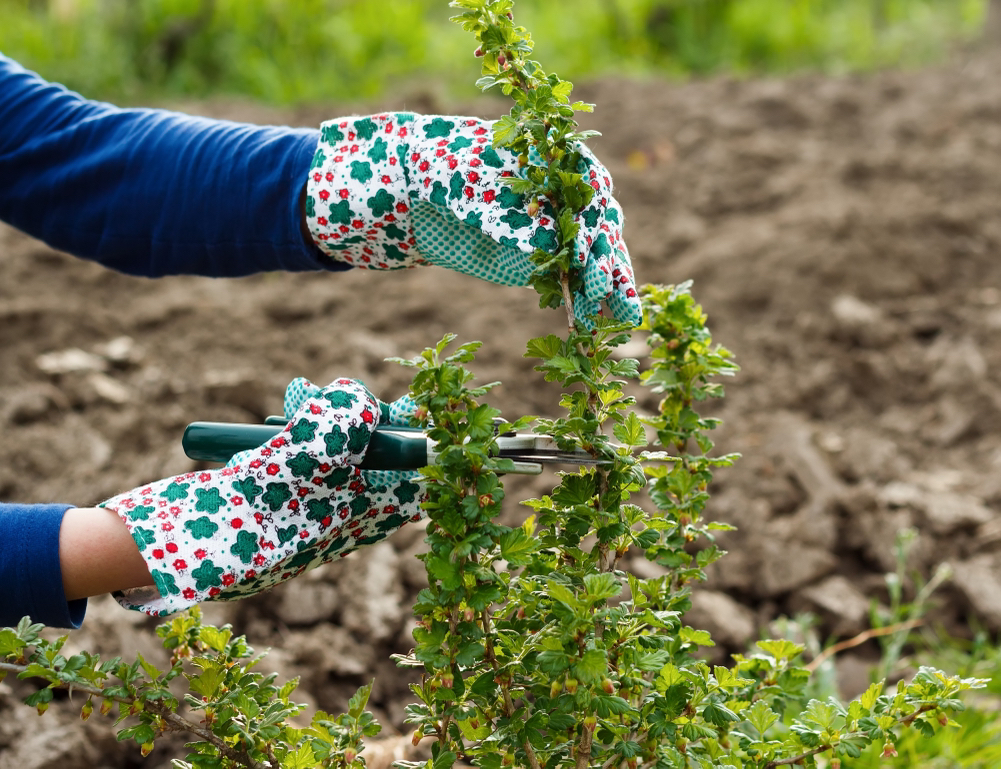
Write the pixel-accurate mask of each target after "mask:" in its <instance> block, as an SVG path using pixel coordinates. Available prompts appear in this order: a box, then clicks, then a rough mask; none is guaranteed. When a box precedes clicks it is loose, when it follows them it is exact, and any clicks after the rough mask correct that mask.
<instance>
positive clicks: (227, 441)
mask: <svg viewBox="0 0 1001 769" xmlns="http://www.w3.org/2000/svg"><path fill="white" fill-rule="evenodd" d="M284 429H285V425H283V424H263V425H256V424H240V423H237V422H192V423H191V424H190V425H188V426H187V427H186V428H185V430H184V436H183V437H182V438H181V445H182V446H183V447H184V453H185V454H187V455H188V457H190V458H191V459H197V460H200V461H203V462H228V461H229V460H230V458H231V457H232V456H233V455H234V454H237V453H239V452H241V451H246V450H247V449H255V448H257V447H258V446H263V445H264V444H266V443H267V442H268V441H270V440H271V439H272V438H274V437H275V436H276V435H278V434H279V433H281V432H282V431H283V430H284ZM427 464H428V439H427V436H426V435H425V434H424V432H423V431H422V430H418V429H413V428H406V427H378V428H376V431H375V432H374V433H373V434H372V438H371V440H369V443H368V449H367V450H366V452H365V458H364V459H363V460H362V462H361V464H360V465H359V467H361V468H362V469H365V470H418V469H420V468H422V467H426V466H427Z"/></svg>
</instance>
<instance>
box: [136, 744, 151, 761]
mask: <svg viewBox="0 0 1001 769" xmlns="http://www.w3.org/2000/svg"><path fill="white" fill-rule="evenodd" d="M139 752H140V753H141V754H142V757H143V758H146V756H148V755H149V754H150V753H152V752H153V743H152V742H144V743H143V744H142V745H141V746H140V747H139Z"/></svg>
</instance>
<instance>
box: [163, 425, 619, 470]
mask: <svg viewBox="0 0 1001 769" xmlns="http://www.w3.org/2000/svg"><path fill="white" fill-rule="evenodd" d="M286 424H287V420H285V419H284V418H283V417H268V418H267V419H266V420H265V422H264V424H242V423H236V422H192V423H191V424H189V425H188V426H187V428H186V429H185V430H184V437H183V438H182V439H181V445H182V446H183V447H184V453H185V454H187V455H188V457H189V458H191V459H196V460H200V461H205V462H228V461H229V459H230V458H231V457H232V456H233V455H234V454H237V453H239V452H241V451H246V450H247V449H255V448H257V447H258V446H263V445H264V444H265V443H267V442H269V441H271V440H272V439H274V438H275V437H276V436H277V435H278V434H279V433H281V432H282V431H283V430H284V429H285V425H286ZM434 445H435V444H434V441H432V440H431V439H430V438H428V436H427V433H425V432H424V431H423V430H422V429H420V428H417V427H392V426H380V427H378V428H376V431H375V433H374V434H373V435H372V438H371V440H370V441H369V444H368V450H367V451H366V452H365V458H364V460H362V462H361V464H360V465H359V467H361V468H362V469H365V470H418V469H420V468H422V467H427V466H428V465H433V464H435V463H436V460H437V453H436V452H435V450H434ZM496 445H497V448H498V453H499V456H500V457H501V458H503V459H509V460H511V462H512V463H513V469H511V468H510V467H509V468H508V469H505V471H504V472H507V473H515V474H518V475H539V474H540V473H541V472H542V469H543V467H544V466H545V465H549V464H568V465H577V466H578V467H580V466H594V465H601V464H604V463H605V461H606V460H603V459H601V458H598V457H594V456H592V455H591V454H589V453H587V452H586V451H584V450H582V449H576V450H573V451H565V450H562V449H560V448H559V446H557V444H556V441H555V440H554V439H553V438H552V436H549V435H537V434H535V433H505V434H502V435H499V436H498V437H497V444H496Z"/></svg>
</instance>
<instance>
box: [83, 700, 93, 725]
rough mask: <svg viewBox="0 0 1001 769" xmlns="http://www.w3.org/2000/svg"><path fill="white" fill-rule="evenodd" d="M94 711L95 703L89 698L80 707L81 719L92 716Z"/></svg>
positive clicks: (84, 719)
mask: <svg viewBox="0 0 1001 769" xmlns="http://www.w3.org/2000/svg"><path fill="white" fill-rule="evenodd" d="M93 712H94V703H93V702H91V701H90V700H87V701H86V702H85V703H83V707H82V708H80V720H81V721H86V720H87V719H88V718H90V714H91V713H93Z"/></svg>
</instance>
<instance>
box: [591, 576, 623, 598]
mask: <svg viewBox="0 0 1001 769" xmlns="http://www.w3.org/2000/svg"><path fill="white" fill-rule="evenodd" d="M620 592H622V586H621V585H620V584H619V580H618V578H617V577H616V576H615V575H614V574H611V573H609V572H603V573H599V574H587V575H585V576H584V594H585V596H586V598H587V599H588V601H589V602H590V603H597V602H598V601H604V600H606V599H608V598H613V597H614V596H617V595H618V594H619V593H620Z"/></svg>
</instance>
